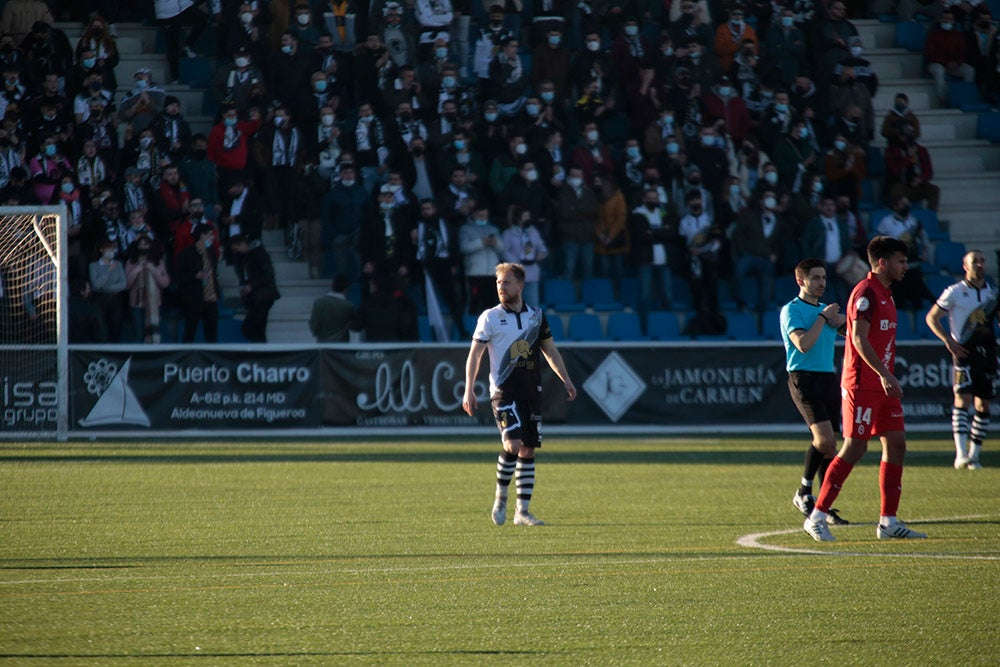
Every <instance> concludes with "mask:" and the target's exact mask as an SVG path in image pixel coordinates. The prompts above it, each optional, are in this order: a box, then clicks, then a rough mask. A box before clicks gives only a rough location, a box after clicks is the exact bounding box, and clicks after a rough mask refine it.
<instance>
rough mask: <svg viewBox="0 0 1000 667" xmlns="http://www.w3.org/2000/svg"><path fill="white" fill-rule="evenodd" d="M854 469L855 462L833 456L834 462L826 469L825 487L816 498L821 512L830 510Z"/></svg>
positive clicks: (817, 507) (817, 506)
mask: <svg viewBox="0 0 1000 667" xmlns="http://www.w3.org/2000/svg"><path fill="white" fill-rule="evenodd" d="M853 469H854V465H853V464H851V463H848V462H847V461H845V460H844V459H842V458H840V457H839V456H835V457H833V462H832V463H831V464H830V467H829V468H827V469H826V477H824V478H823V487H822V488H821V489H820V490H819V497H817V498H816V509H818V510H819V511H820V512H829V511H830V507H832V506H833V501H834V500H836V499H837V496H838V495H839V494H840V489H841V487H842V486H843V485H844V482H845V481H846V480H847V476H848V475H850V474H851V470H853Z"/></svg>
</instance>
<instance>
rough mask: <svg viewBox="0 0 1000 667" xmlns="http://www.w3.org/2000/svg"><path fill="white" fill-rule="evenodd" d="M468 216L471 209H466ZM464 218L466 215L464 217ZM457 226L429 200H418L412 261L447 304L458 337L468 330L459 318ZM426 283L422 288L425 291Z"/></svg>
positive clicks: (460, 308)
mask: <svg viewBox="0 0 1000 667" xmlns="http://www.w3.org/2000/svg"><path fill="white" fill-rule="evenodd" d="M468 213H469V214H470V215H471V213H472V211H471V210H469V212H468ZM465 217H467V216H465ZM457 230H458V225H456V224H452V222H450V221H449V220H448V218H447V216H446V215H444V214H443V213H441V212H439V211H438V207H437V205H436V204H435V203H434V202H433V201H429V200H425V201H422V202H420V217H419V219H418V220H417V228H416V235H417V250H416V255H415V258H416V261H417V263H418V264H419V265H420V267H421V268H422V269H423V271H424V275H425V276H426V277H427V278H429V279H430V284H431V288H432V289H433V290H434V292H435V293H436V294H437V296H438V298H439V300H440V301H443V302H444V305H446V306H447V307H448V312H449V313H451V316H452V321H453V322H454V324H455V326H456V327H457V329H458V333H459V335H460V336H461V337H462V338H468V335H469V332H468V331H466V329H465V323H464V322H463V321H462V313H463V312H464V310H465V309H464V308H463V307H462V299H461V292H462V285H463V282H464V281H463V278H462V264H461V262H460V261H459V260H460V257H461V256H460V253H459V251H458V240H457V239H458V235H457V233H456V232H457ZM426 287H427V285H426V283H425V285H424V288H425V290H426Z"/></svg>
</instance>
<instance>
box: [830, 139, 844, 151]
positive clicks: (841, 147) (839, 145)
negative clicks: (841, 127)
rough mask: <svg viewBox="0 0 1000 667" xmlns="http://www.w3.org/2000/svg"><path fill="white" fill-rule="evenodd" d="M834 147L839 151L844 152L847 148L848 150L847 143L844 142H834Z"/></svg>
mask: <svg viewBox="0 0 1000 667" xmlns="http://www.w3.org/2000/svg"><path fill="white" fill-rule="evenodd" d="M833 147H834V148H836V149H837V150H838V151H842V150H844V149H845V148H847V143H846V142H844V141H835V142H833Z"/></svg>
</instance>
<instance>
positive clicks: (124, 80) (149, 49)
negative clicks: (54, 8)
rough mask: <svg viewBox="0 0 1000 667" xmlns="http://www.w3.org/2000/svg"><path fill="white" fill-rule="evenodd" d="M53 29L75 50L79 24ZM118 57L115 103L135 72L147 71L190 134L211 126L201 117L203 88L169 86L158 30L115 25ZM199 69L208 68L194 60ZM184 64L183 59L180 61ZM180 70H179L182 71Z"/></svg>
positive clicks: (206, 116)
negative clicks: (175, 107) (169, 98)
mask: <svg viewBox="0 0 1000 667" xmlns="http://www.w3.org/2000/svg"><path fill="white" fill-rule="evenodd" d="M55 25H56V27H58V28H59V29H60V30H62V31H63V32H65V33H66V36H67V37H68V38H69V42H70V45H71V46H73V47H74V48H76V43H77V40H79V39H80V34H81V33H82V29H83V28H82V26H81V25H80V24H79V23H75V22H73V23H56V24H55ZM116 25H117V28H118V39H117V40H116V43H117V45H118V53H119V56H120V58H121V61H120V62H119V63H118V67H116V68H115V76H116V77H117V79H118V90H117V91H116V92H117V94H116V95H115V100H116V101H117V100H120V99H121V98H122V96H123V95H125V94H127V93H128V92H129V91H131V90H132V81H133V78H132V77H133V76H134V75H135V71H136V70H137V69H139V68H140V67H148V68H149V69H150V70H152V72H153V81H154V83H155V84H156V85H158V86H160V87H161V88H163V89H164V90H165V91H166V92H167V94H168V95H173V96H174V97H176V98H177V99H178V100H180V104H181V114H182V115H183V116H184V118H185V119H186V120H187V121H188V123H190V124H191V131H192V132H193V133H197V132H203V133H206V134H207V133H208V130H209V129H210V128H211V125H212V116H211V114H207V113H205V110H206V108H208V107H210V106H211V104H210V103H209V104H207V105H206V94H207V93H206V91H205V89H204V88H198V87H192V86H190V85H187V84H185V83H183V82H182V83H180V84H177V85H174V84H171V83H170V75H169V72H168V67H167V56H166V54H165V53H162V52H157V50H156V48H157V34H158V31H159V30H160V29H159V28H157V27H156V26H148V25H143V24H141V23H118V24H116ZM196 60H198V61H200V62H199V63H198V64H199V65H200V66H202V67H211V65H210V63H209V61H208V60H207V59H196ZM182 63H184V59H182ZM183 69H184V68H183V67H182V70H183Z"/></svg>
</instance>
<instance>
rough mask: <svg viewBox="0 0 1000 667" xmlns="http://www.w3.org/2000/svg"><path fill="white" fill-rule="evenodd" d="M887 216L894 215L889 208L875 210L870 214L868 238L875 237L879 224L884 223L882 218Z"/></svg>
mask: <svg viewBox="0 0 1000 667" xmlns="http://www.w3.org/2000/svg"><path fill="white" fill-rule="evenodd" d="M887 215H892V211H890V210H889V209H887V208H882V207H879V208H873V209H872V210H871V211H869V212H868V238H872V237H873V236H875V230H876V229H878V223H880V222H882V218H884V217H885V216H887Z"/></svg>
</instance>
